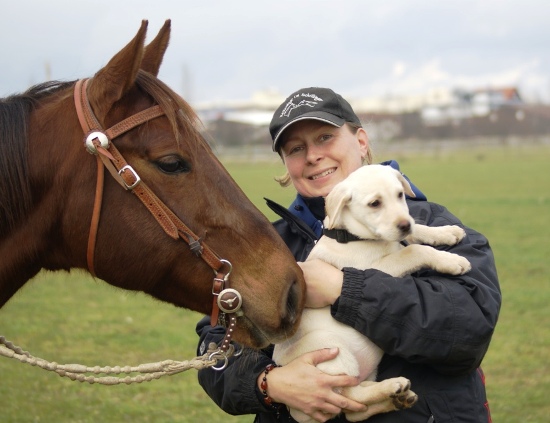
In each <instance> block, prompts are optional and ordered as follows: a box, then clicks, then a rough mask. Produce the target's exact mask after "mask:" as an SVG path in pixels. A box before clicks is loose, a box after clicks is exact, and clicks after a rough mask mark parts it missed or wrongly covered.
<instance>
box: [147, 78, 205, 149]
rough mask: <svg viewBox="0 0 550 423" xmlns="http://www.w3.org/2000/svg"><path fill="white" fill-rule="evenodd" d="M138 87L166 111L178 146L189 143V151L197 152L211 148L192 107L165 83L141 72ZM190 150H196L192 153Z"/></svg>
mask: <svg viewBox="0 0 550 423" xmlns="http://www.w3.org/2000/svg"><path fill="white" fill-rule="evenodd" d="M136 83H137V85H138V86H139V87H140V88H141V89H143V90H144V91H145V92H146V93H147V94H149V95H150V96H151V97H153V99H154V100H155V101H156V102H157V103H158V104H159V105H160V107H161V108H162V109H163V110H164V112H165V114H166V117H167V118H168V120H169V122H170V125H171V126H172V130H173V131H174V136H175V138H176V142H177V143H178V146H180V145H181V143H182V142H187V144H188V145H187V147H188V148H187V151H188V152H190V153H191V152H196V151H197V150H196V149H197V148H199V147H203V148H207V149H209V148H210V147H209V146H208V144H207V143H206V141H205V140H204V138H203V137H202V135H201V132H200V130H199V127H200V120H199V117H198V116H197V114H196V113H195V111H194V110H193V109H192V108H191V106H190V105H189V104H188V103H187V102H186V101H185V100H184V99H183V98H181V97H180V96H179V95H178V94H176V93H175V92H174V91H173V90H172V89H171V88H169V87H168V86H167V85H166V84H165V83H164V82H162V81H161V80H159V79H158V78H156V77H155V76H153V75H151V74H149V73H147V72H143V71H140V72H139V73H138V76H137V80H136ZM189 148H194V149H195V150H194V151H190V150H189Z"/></svg>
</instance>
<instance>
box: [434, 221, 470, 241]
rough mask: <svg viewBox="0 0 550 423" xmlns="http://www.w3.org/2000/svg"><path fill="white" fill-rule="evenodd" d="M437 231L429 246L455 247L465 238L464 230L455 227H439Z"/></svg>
mask: <svg viewBox="0 0 550 423" xmlns="http://www.w3.org/2000/svg"><path fill="white" fill-rule="evenodd" d="M432 229H435V228H432ZM437 229H438V233H437V237H436V238H435V239H434V240H433V242H432V243H431V244H430V245H455V244H458V243H459V242H460V241H462V239H463V238H464V237H465V236H466V232H465V231H464V229H462V228H461V227H460V226H456V225H447V226H440V227H438V228H437Z"/></svg>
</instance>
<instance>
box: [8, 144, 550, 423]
mask: <svg viewBox="0 0 550 423" xmlns="http://www.w3.org/2000/svg"><path fill="white" fill-rule="evenodd" d="M388 158H390V157H385V156H384V154H382V153H381V154H379V155H378V157H377V160H378V161H382V160H386V159H388ZM391 158H396V159H398V160H399V162H400V164H401V168H402V171H404V172H405V173H406V174H407V175H408V176H409V177H410V178H411V179H412V180H413V181H414V182H415V184H416V185H418V186H419V187H421V189H422V190H423V191H424V192H425V193H426V194H427V196H428V198H429V199H430V200H431V201H435V202H438V203H442V204H444V205H446V206H447V207H448V208H449V209H450V210H451V211H452V212H454V214H456V215H457V216H458V217H460V218H461V219H462V220H463V222H464V223H465V224H466V225H468V226H472V227H474V228H476V229H478V230H479V231H480V232H482V233H484V234H485V235H486V236H487V237H488V238H489V240H490V241H491V244H492V247H493V249H494V252H495V256H496V260H497V266H498V270H499V276H500V280H501V285H502V291H503V308H502V313H501V316H500V320H499V324H498V327H497V331H496V333H495V336H494V338H493V342H492V345H491V348H490V349H489V352H488V354H487V356H486V358H485V361H484V363H483V367H484V370H485V373H486V377H487V385H488V388H487V389H488V396H489V401H490V405H491V410H492V415H493V421H494V422H495V423H518V422H522V423H527V422H533V423H543V422H547V421H548V418H549V417H548V416H549V415H550V402H549V401H548V400H547V396H548V392H550V369H549V362H550V360H549V358H548V357H549V353H550V330H549V329H550V313H549V306H548V304H549V303H550V288H549V281H550V278H549V276H550V259H549V257H550V241H549V235H550V230H549V229H548V218H549V217H550V187H549V185H550V166H549V165H548V163H549V162H550V148H549V147H548V146H546V147H541V146H539V147H524V148H520V147H515V148H505V149H504V148H501V149H497V148H490V149H483V148H469V149H467V150H463V151H454V152H448V153H443V152H441V151H438V152H437V153H424V154H404V153H403V154H399V155H395V154H394V155H392V157H391ZM226 166H227V167H228V169H229V171H230V172H231V174H232V175H233V176H234V178H235V179H236V180H237V182H238V183H239V184H240V185H241V187H242V188H243V190H244V191H245V192H246V193H247V195H248V196H249V198H250V199H251V200H252V201H253V202H254V203H255V204H257V205H258V207H259V208H260V209H261V210H262V211H263V212H264V213H266V215H267V216H268V217H269V218H270V219H271V218H273V214H271V212H270V211H268V210H267V208H266V207H265V206H264V203H263V200H262V198H263V197H268V198H271V199H273V200H275V201H279V202H282V203H283V204H288V203H289V201H290V200H291V198H292V197H293V194H292V191H291V190H290V189H287V190H283V189H282V188H279V187H278V185H277V184H276V183H275V182H273V179H272V178H273V176H275V175H279V174H281V173H282V171H283V168H282V166H281V165H280V164H279V163H278V162H277V161H273V162H270V163H261V164H247V163H238V164H237V163H226ZM199 317H201V316H199V315H198V314H196V313H194V312H189V311H186V310H179V309H176V308H175V307H172V306H169V305H166V304H163V303H160V302H158V301H155V300H152V299H150V298H149V297H146V296H145V295H141V294H135V293H127V292H123V291H121V290H117V289H115V288H112V287H110V286H109V285H107V284H105V283H103V282H101V281H94V280H92V279H91V278H90V277H89V276H87V275H85V274H84V273H80V272H73V273H71V274H70V275H69V274H66V273H43V274H40V275H38V276H37V277H36V278H35V279H33V280H32V281H30V282H29V283H28V284H27V285H26V286H25V287H24V288H23V289H22V290H21V291H20V292H19V293H18V294H17V295H16V296H15V297H14V298H13V299H12V300H11V301H10V302H9V303H8V304H7V305H6V306H5V307H4V308H2V309H1V310H0V335H4V336H5V337H6V338H7V339H9V340H11V341H13V342H14V343H15V344H17V345H20V346H22V347H23V348H24V349H27V350H29V351H31V353H33V354H34V355H36V356H38V357H42V358H45V359H48V360H51V361H53V360H55V361H57V362H58V363H73V362H79V363H83V364H86V365H89V366H94V365H102V366H105V365H111V366H113V365H137V364H139V363H145V362H151V361H160V360H164V359H174V360H184V359H189V358H192V357H194V356H195V355H196V354H195V344H196V341H197V337H196V335H195V333H194V328H195V323H196V322H197V320H198V319H199ZM0 410H1V416H0V420H1V421H3V422H17V423H19V422H54V421H55V422H198V421H209V422H211V423H216V422H236V423H240V422H251V421H252V420H253V419H252V417H251V416H246V417H232V416H228V415H226V414H225V413H223V412H221V411H220V410H219V409H217V407H216V406H215V405H214V404H213V403H212V402H211V401H210V400H209V399H208V398H207V396H206V395H205V394H204V393H203V391H202V389H201V388H200V386H199V385H198V383H197V381H196V371H195V370H189V371H187V372H184V373H181V374H179V375H175V376H172V377H164V378H162V379H160V380H156V381H153V382H148V383H143V384H139V385H132V386H126V385H119V386H112V387H107V386H100V385H89V384H80V383H78V382H72V381H70V380H68V379H62V378H59V377H58V376H56V375H55V374H53V373H49V372H46V371H44V370H41V369H38V368H35V367H31V366H28V365H23V364H20V363H18V362H16V361H13V360H9V359H7V358H3V357H0Z"/></svg>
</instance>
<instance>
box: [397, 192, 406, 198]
mask: <svg viewBox="0 0 550 423" xmlns="http://www.w3.org/2000/svg"><path fill="white" fill-rule="evenodd" d="M404 195H405V194H403V192H400V193H399V194H397V198H403V196H404Z"/></svg>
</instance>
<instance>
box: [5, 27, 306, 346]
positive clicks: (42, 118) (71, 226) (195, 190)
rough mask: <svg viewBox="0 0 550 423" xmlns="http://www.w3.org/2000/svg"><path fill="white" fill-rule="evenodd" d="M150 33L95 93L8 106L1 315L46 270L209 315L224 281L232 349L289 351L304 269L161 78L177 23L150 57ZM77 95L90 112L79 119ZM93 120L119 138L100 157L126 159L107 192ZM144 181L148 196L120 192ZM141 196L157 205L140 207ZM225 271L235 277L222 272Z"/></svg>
mask: <svg viewBox="0 0 550 423" xmlns="http://www.w3.org/2000/svg"><path fill="white" fill-rule="evenodd" d="M146 30H147V22H146V21H143V22H142V25H141V28H140V30H139V31H138V33H137V35H136V36H135V37H134V39H133V40H132V41H130V43H128V45H126V47H124V48H123V49H122V50H121V51H120V52H119V53H117V54H116V55H115V56H114V57H113V58H112V59H111V60H110V61H109V63H108V64H107V65H106V66H105V67H104V68H102V69H101V70H99V71H98V72H97V73H96V74H95V75H94V76H93V78H91V79H90V80H89V81H88V82H87V86H86V85H82V83H81V82H78V83H76V82H75V81H72V82H48V83H44V84H40V85H37V86H35V87H32V88H30V89H29V90H28V91H27V92H25V93H24V94H21V95H13V96H11V97H8V98H5V99H1V100H0V257H1V259H0V307H1V306H2V305H4V304H5V303H6V302H7V301H8V300H9V299H10V298H11V297H12V296H13V295H14V294H15V292H16V291H17V290H19V288H21V287H22V286H23V285H24V284H25V283H26V282H27V281H28V280H29V279H30V278H32V277H33V276H34V275H36V274H37V273H38V272H39V271H40V270H41V269H48V270H69V269H71V268H82V269H87V268H88V269H90V270H91V272H92V273H94V274H96V275H97V277H99V278H101V279H103V280H105V281H106V282H108V283H110V284H112V285H114V286H117V287H120V288H124V289H129V290H139V291H143V292H145V293H147V294H150V295H151V296H153V297H155V298H158V299H160V300H163V301H167V302H169V303H172V304H174V305H176V306H178V307H185V308H189V309H191V310H195V311H198V312H202V313H205V314H210V313H211V312H212V311H213V309H214V308H215V307H213V295H212V293H213V279H214V280H216V278H214V277H215V276H216V273H217V274H218V275H219V274H220V272H222V277H221V283H222V285H223V284H224V283H226V284H230V285H231V288H233V289H235V290H237V291H238V292H240V294H241V295H242V309H241V311H242V313H239V317H238V319H237V327H236V330H235V333H234V339H236V340H238V341H240V342H242V343H244V344H247V345H250V346H252V347H262V346H265V345H266V344H268V343H270V342H276V341H278V340H281V339H282V338H283V337H286V336H288V335H290V334H292V333H293V332H294V329H295V327H296V324H297V321H298V320H299V316H300V314H301V310H302V307H303V302H304V289H305V285H304V281H303V277H302V273H301V270H300V268H299V267H298V266H297V264H296V262H295V260H294V258H293V257H292V255H291V254H290V252H289V251H288V249H287V248H286V246H285V244H284V243H283V242H282V240H281V239H280V237H279V236H278V234H277V233H276V232H275V230H274V229H273V227H272V226H271V224H270V223H269V222H268V220H267V219H266V218H265V217H264V216H263V215H262V214H261V213H260V211H259V210H258V209H256V208H255V207H254V206H253V204H252V203H251V202H250V201H249V200H248V199H247V197H246V196H245V194H244V193H243V192H242V191H241V189H240V188H239V187H238V186H237V185H236V183H235V182H234V181H233V180H232V178H231V177H230V175H229V174H228V173H227V171H226V170H225V169H224V168H223V166H222V165H221V164H220V162H219V161H218V160H217V159H216V157H215V156H214V154H213V153H212V151H211V149H210V147H209V146H208V144H207V143H206V142H205V140H204V139H203V137H202V135H201V132H200V125H199V123H198V119H197V117H196V115H195V114H194V112H193V111H192V109H191V108H190V106H189V105H188V104H187V103H186V102H185V101H184V100H183V99H182V98H181V97H179V96H178V95H177V94H176V93H174V92H173V91H172V90H171V89H169V88H168V87H167V86H166V85H165V84H163V83H162V82H161V81H160V80H159V79H157V77H156V75H157V74H158V70H159V67H160V64H161V62H162V59H163V55H164V52H165V51H166V48H167V46H168V40H169V36H170V21H166V23H165V25H164V26H163V28H162V29H161V30H160V32H159V34H158V35H157V37H156V38H155V39H154V40H153V41H152V42H151V43H150V44H149V45H148V46H146V47H145V46H144V42H145V35H146ZM79 84H80V87H81V88H78V87H79ZM75 86H76V87H75ZM82 87H83V88H82ZM75 88H76V90H75ZM75 91H77V94H78V95H77V98H80V96H82V95H83V96H84V99H82V98H81V99H80V100H81V101H82V104H85V103H86V101H87V102H89V105H90V106H91V109H90V110H89V111H88V112H87V109H86V108H84V111H82V110H78V111H77V109H78V107H79V106H78V101H76V102H75V97H74V93H75ZM75 104H76V107H75ZM144 111H145V112H144ZM150 111H152V112H153V113H152V114H151V113H150ZM86 113H88V114H89V115H91V116H92V118H91V121H92V122H93V121H94V115H95V119H96V122H95V123H96V124H97V125H98V126H99V127H101V128H111V129H113V128H115V129H114V130H113V131H111V132H109V131H110V130H108V131H106V132H107V133H108V134H111V135H113V138H116V139H114V140H112V141H113V142H112V143H111V144H112V145H111V146H110V147H111V148H109V145H103V144H102V143H98V139H99V138H102V137H101V136H99V137H96V138H94V137H95V135H94V136H91V138H93V142H92V144H93V145H95V146H97V147H98V151H99V152H100V153H101V154H99V155H98V156H97V157H100V156H102V160H103V161H104V162H105V161H106V160H105V157H110V156H111V153H112V155H115V153H114V150H117V151H118V152H119V153H120V155H121V156H122V157H123V160H124V159H125V160H126V162H127V164H128V165H129V166H127V167H125V168H124V169H120V170H119V172H118V175H117V174H116V173H114V176H115V178H111V177H109V176H107V177H105V180H104V182H103V183H99V182H97V183H96V180H98V181H99V180H100V179H101V177H102V174H103V172H104V170H103V169H104V168H103V166H101V167H100V168H99V169H98V168H97V163H98V161H97V160H95V159H94V155H91V154H89V152H87V149H86V145H85V144H84V143H83V142H82V140H83V139H84V138H85V137H86V135H87V134H85V133H84V132H83V128H82V126H81V124H80V123H81V122H82V120H83V119H82V116H81V115H82V114H84V115H85V114H86ZM136 114H137V115H136ZM141 114H146V115H148V117H146V118H144V119H141V120H140V119H139V117H140V116H141ZM130 116H131V119H130V120H129V121H128V120H125V119H127V118H128V117H130ZM135 116H137V118H136V117H135ZM136 119H137V120H138V122H137V123H136V122H133V121H134V120H136ZM121 121H124V124H122V126H126V127H125V128H124V130H122V131H118V132H117V130H118V129H120V128H119V127H118V126H116V124H117V123H119V122H121ZM128 122H129V123H128ZM119 133H121V135H119ZM89 139H90V137H88V141H89ZM109 141H111V140H109ZM86 144H87V143H86ZM87 145H88V144H87ZM88 147H89V145H88ZM102 147H103V148H102ZM92 150H93V146H92ZM96 153H97V151H96ZM111 158H112V157H111ZM115 158H117V157H115ZM116 161H117V162H118V159H117V160H116ZM126 169H130V171H129V172H128V171H127V170H126ZM98 172H99V173H98ZM98 175H99V176H100V178H98ZM121 175H122V178H121V177H120V176H121ZM138 175H139V178H141V182H140V183H136V184H135V185H136V186H137V187H139V189H141V190H142V191H138V188H135V186H134V185H133V183H132V182H130V183H126V182H125V181H123V180H121V179H124V180H126V179H128V176H129V177H130V179H131V178H136V180H137V176H138ZM117 177H118V179H119V180H118V181H117V179H116V178H117ZM117 182H119V183H120V184H119V183H117ZM145 184H146V185H145ZM120 185H123V186H124V188H127V190H125V189H123V188H121V186H120ZM102 186H103V190H102V191H101V187H102ZM134 188H135V189H134ZM144 189H145V190H148V191H147V192H152V193H154V194H152V195H153V197H148V199H146V200H144V199H143V198H141V197H140V196H141V195H142V194H141V192H143V190H144ZM96 190H99V196H98V195H97V193H96ZM138 192H139V195H133V194H136V193H138ZM155 194H156V196H155ZM138 197H140V198H138ZM157 197H158V198H157ZM151 198H152V199H151ZM101 199H103V203H102V205H101ZM140 200H141V201H140ZM142 202H143V203H145V204H146V206H147V207H144V205H143V204H142ZM157 203H158V204H157ZM162 203H164V205H165V206H164V205H163V204H162ZM159 204H160V205H159ZM150 206H151V207H150ZM149 209H150V210H152V211H150V210H149ZM93 210H95V211H94V212H93ZM96 212H97V214H96ZM151 213H153V215H152V214H151ZM166 216H177V217H174V218H175V219H178V218H179V219H181V225H176V226H175V227H174V225H173V224H171V223H170V222H168V223H166V222H165V221H166ZM94 219H96V220H97V219H98V220H97V221H96V224H95V225H96V226H95V227H94V224H93V223H92V224H91V222H93V220H94ZM159 222H160V223H161V225H159ZM182 222H185V224H183V223H182ZM166 227H168V229H167V228H166ZM170 227H172V229H171V232H172V233H171V234H170V236H168V235H167V234H166V232H168V233H170ZM182 227H183V229H182ZM163 229H164V230H163ZM186 229H189V231H187V230H186ZM96 230H97V233H95V231H96ZM90 231H92V233H93V236H89V234H90ZM195 234H198V235H197V236H195ZM182 240H183V241H185V242H182ZM188 244H190V245H188ZM90 245H91V248H90ZM190 247H192V248H190ZM201 251H202V252H203V254H202V255H201V254H200V252H201ZM206 253H208V254H206ZM205 255H208V256H209V257H210V258H209V259H208V257H207V258H206V259H205ZM90 256H91V257H90ZM219 259H223V260H219ZM226 261H228V262H230V263H231V264H232V272H231V276H230V278H229V279H227V273H228V271H229V269H224V270H223V271H222V270H221V269H219V267H220V266H224V265H227V263H226ZM212 263H214V264H212ZM213 270H214V272H213ZM217 279H218V282H219V279H220V278H217ZM222 288H223V286H222ZM224 288H228V286H225V287H224ZM214 290H216V289H215V288H214Z"/></svg>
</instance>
